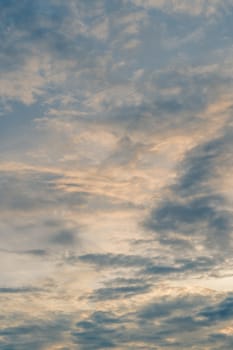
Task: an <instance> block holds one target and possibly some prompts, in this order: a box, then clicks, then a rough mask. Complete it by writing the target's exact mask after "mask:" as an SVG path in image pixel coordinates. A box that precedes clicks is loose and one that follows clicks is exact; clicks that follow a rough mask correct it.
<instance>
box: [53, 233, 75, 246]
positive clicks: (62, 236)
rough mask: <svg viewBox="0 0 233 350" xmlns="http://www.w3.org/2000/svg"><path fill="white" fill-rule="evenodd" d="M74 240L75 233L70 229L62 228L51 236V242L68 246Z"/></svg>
mask: <svg viewBox="0 0 233 350" xmlns="http://www.w3.org/2000/svg"><path fill="white" fill-rule="evenodd" d="M75 241H76V235H75V233H74V232H72V231H70V230H63V231H60V232H59V233H57V234H55V235H54V236H53V237H52V238H51V242H52V243H54V244H58V245H62V246H70V245H72V244H74V243H75Z"/></svg>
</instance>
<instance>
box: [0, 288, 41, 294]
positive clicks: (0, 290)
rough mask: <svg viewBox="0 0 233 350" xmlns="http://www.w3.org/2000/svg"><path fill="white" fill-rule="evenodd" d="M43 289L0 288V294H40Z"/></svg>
mask: <svg viewBox="0 0 233 350" xmlns="http://www.w3.org/2000/svg"><path fill="white" fill-rule="evenodd" d="M41 291H43V289H40V288H34V287H20V288H10V287H0V294H24V293H28V294H30V293H34V292H41Z"/></svg>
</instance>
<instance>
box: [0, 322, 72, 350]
mask: <svg viewBox="0 0 233 350" xmlns="http://www.w3.org/2000/svg"><path fill="white" fill-rule="evenodd" d="M69 327H70V321H69V319H67V318H66V317H64V316H63V317H62V316H61V317H59V316H58V317H57V318H53V319H51V320H50V321H48V320H43V319H39V320H33V319H31V320H30V322H29V320H23V321H22V323H21V324H20V325H18V326H12V327H4V326H3V327H1V330H0V336H1V337H2V338H1V340H0V348H1V349H6V350H9V349H16V350H29V349H32V348H33V349H36V350H42V349H44V348H45V347H48V346H50V345H52V344H54V343H56V342H59V341H60V342H62V340H63V339H64V334H65V332H67V331H68V330H69Z"/></svg>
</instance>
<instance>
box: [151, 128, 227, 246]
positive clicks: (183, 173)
mask: <svg viewBox="0 0 233 350" xmlns="http://www.w3.org/2000/svg"><path fill="white" fill-rule="evenodd" d="M229 142H230V141H229V134H225V135H224V136H223V137H221V138H219V139H216V140H211V141H209V142H207V143H204V144H201V145H199V146H197V147H196V148H194V149H193V150H192V151H191V152H189V153H188V154H187V156H186V158H185V160H184V161H183V162H182V164H181V165H180V166H179V171H180V177H179V178H178V180H177V182H176V184H174V185H172V186H171V187H170V188H169V191H170V193H171V199H169V198H168V199H166V198H164V199H163V200H162V201H161V203H160V204H159V205H158V206H157V207H155V208H154V209H153V210H152V212H151V214H150V217H149V218H148V219H147V220H146V222H145V226H146V227H147V228H149V229H151V230H153V231H155V232H156V235H157V237H158V238H159V240H160V241H161V243H163V242H164V241H165V240H166V238H168V240H169V236H170V234H172V233H174V232H179V233H182V234H183V235H184V236H186V237H187V236H192V237H196V238H199V239H201V240H203V241H204V243H205V245H207V246H209V245H210V246H213V247H215V249H217V248H218V247H223V246H224V247H227V246H229V244H230V234H231V228H232V223H231V214H230V212H229V210H228V209H226V207H227V206H226V205H225V204H226V200H225V198H224V197H223V195H222V194H221V193H218V190H217V189H216V190H215V189H213V187H212V185H211V180H212V179H213V178H214V176H216V175H215V172H216V169H217V167H219V166H220V164H221V162H224V159H226V157H228V156H229V152H230V150H229ZM219 163H220V164H219Z"/></svg>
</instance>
